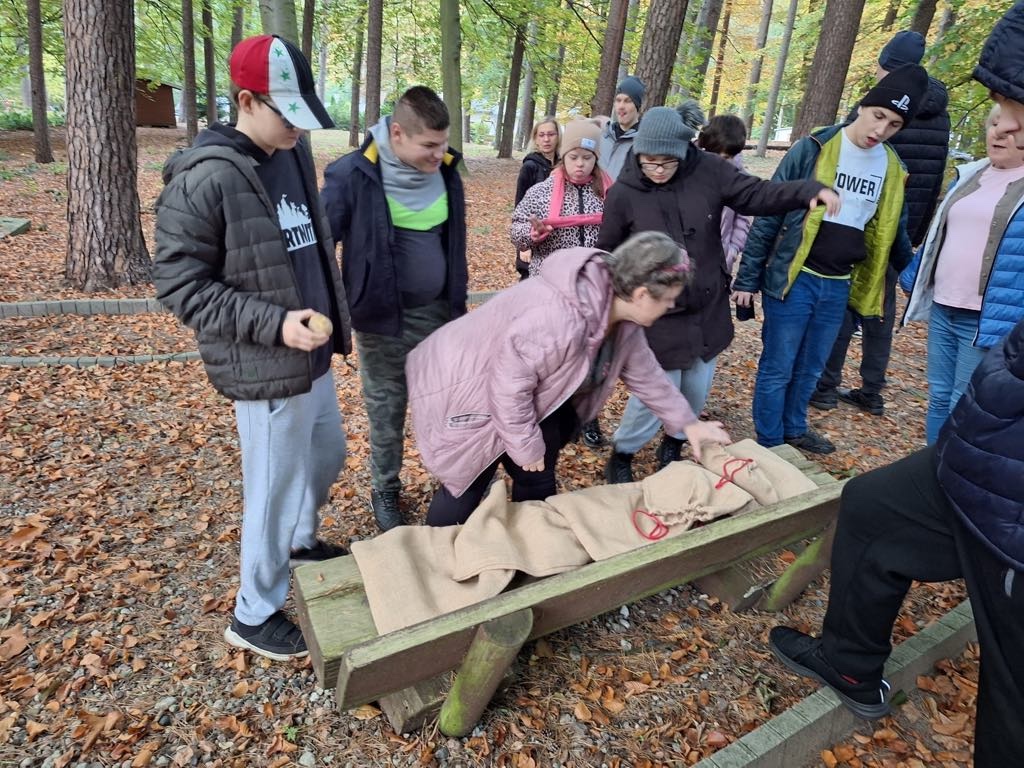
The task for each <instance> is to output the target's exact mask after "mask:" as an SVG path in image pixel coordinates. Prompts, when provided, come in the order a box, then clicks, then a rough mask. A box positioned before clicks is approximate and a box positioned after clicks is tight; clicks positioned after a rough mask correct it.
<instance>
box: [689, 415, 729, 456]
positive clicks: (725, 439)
mask: <svg viewBox="0 0 1024 768" xmlns="http://www.w3.org/2000/svg"><path fill="white" fill-rule="evenodd" d="M683 432H685V433H686V439H687V440H689V441H690V450H691V451H693V458H695V459H696V460H697V461H700V449H701V443H721V444H722V445H728V444H729V443H731V442H732V438H731V437H729V433H728V432H726V431H725V427H724V426H723V424H722V422H720V421H695V422H693V424H691V425H690V426H688V427H685V428H684V429H683Z"/></svg>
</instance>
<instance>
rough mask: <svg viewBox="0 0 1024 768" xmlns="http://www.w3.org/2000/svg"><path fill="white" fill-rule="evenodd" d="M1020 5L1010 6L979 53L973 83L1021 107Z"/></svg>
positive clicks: (1023, 51)
mask: <svg viewBox="0 0 1024 768" xmlns="http://www.w3.org/2000/svg"><path fill="white" fill-rule="evenodd" d="M1022 73H1024V3H1014V5H1013V7H1012V8H1010V10H1008V11H1007V12H1006V13H1005V14H1004V15H1003V18H1001V19H1000V20H999V22H998V23H997V24H996V26H995V28H994V29H993V30H992V34H990V35H989V36H988V40H986V41H985V47H984V48H982V49H981V57H980V58H979V59H978V66H976V67H975V68H974V79H975V80H977V81H978V82H979V83H981V84H982V85H984V86H985V87H986V88H988V89H989V90H992V91H995V92H996V93H1000V94H1002V95H1003V96H1005V97H1006V98H1008V99H1013V100H1014V101H1019V102H1022V103H1024V75H1022Z"/></svg>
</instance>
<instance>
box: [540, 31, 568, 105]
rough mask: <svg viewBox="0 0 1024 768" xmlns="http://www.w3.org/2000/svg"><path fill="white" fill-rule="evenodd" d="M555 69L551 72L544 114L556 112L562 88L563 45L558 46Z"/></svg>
mask: <svg viewBox="0 0 1024 768" xmlns="http://www.w3.org/2000/svg"><path fill="white" fill-rule="evenodd" d="M555 61H556V64H555V69H554V71H553V72H552V73H551V93H550V94H549V95H548V102H547V106H546V107H545V109H544V114H545V115H554V114H557V113H558V92H559V91H560V90H561V88H562V68H563V67H564V66H565V46H564V45H560V46H558V56H557V57H556V59H555Z"/></svg>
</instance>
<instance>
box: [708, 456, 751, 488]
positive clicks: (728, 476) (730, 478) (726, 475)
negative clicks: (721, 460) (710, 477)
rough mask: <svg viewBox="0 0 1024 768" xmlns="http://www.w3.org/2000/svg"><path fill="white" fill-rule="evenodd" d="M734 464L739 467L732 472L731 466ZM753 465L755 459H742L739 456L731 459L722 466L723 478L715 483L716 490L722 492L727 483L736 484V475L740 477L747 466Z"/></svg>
mask: <svg viewBox="0 0 1024 768" xmlns="http://www.w3.org/2000/svg"><path fill="white" fill-rule="evenodd" d="M734 463H738V464H739V466H737V467H736V469H734V470H732V471H731V472H730V471H729V465H730V464H734ZM753 463H754V460H753V459H741V458H739V457H737V456H733V457H732V458H731V459H728V460H727V461H726V462H725V464H723V465H722V477H721V478H719V480H718V482H717V483H715V490H716V491H720V490H721V489H722V488H723V487H724V486H725V484H726V483H734V482H736V475H738V474H739V473H740V471H741V470H742V469H743V468H744V467H745V466H747V465H748V464H753Z"/></svg>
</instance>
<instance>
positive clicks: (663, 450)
mask: <svg viewBox="0 0 1024 768" xmlns="http://www.w3.org/2000/svg"><path fill="white" fill-rule="evenodd" d="M682 455H683V441H682V440H680V439H679V438H677V437H672V436H671V435H665V436H664V437H663V438H661V445H659V446H658V469H664V468H665V467H667V466H668V465H669V464H671V463H672V462H673V461H679V459H680V457H682Z"/></svg>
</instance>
